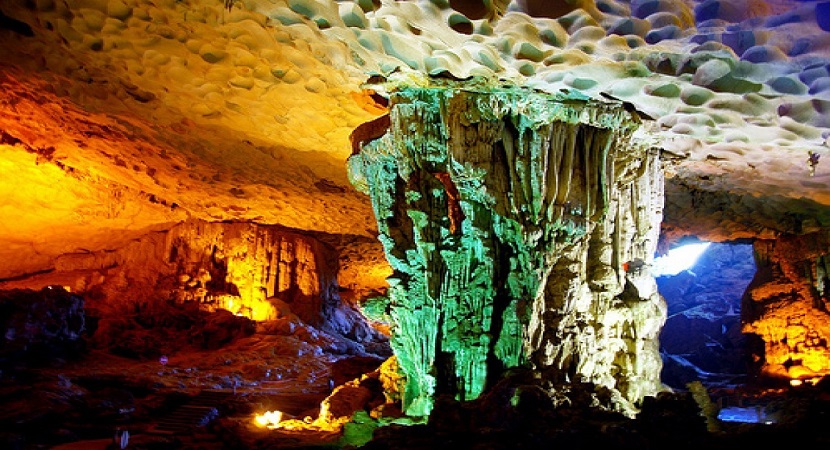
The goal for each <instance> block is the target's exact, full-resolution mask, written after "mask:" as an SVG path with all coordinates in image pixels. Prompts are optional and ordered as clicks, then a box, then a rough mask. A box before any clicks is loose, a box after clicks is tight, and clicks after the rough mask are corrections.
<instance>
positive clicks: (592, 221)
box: [349, 86, 665, 416]
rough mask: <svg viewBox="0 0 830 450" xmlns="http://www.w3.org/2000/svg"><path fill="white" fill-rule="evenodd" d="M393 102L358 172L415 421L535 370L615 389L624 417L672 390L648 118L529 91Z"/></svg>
mask: <svg viewBox="0 0 830 450" xmlns="http://www.w3.org/2000/svg"><path fill="white" fill-rule="evenodd" d="M390 100H391V103H390V105H391V111H390V120H389V130H388V132H387V133H386V134H384V135H382V137H380V138H378V139H374V140H370V141H368V142H366V141H363V142H361V146H360V149H359V151H358V152H357V153H356V154H354V155H353V156H352V157H351V158H349V172H350V176H351V179H352V183H353V184H354V185H355V186H356V187H357V188H358V189H359V190H361V191H362V192H364V193H366V194H368V195H369V196H370V198H371V201H372V204H373V207H374V213H375V216H376V219H377V221H378V229H379V233H380V234H379V239H380V240H381V242H382V243H383V245H384V248H385V251H386V256H387V259H388V261H389V263H390V264H391V266H392V269H393V274H392V275H391V277H390V278H389V280H388V281H389V300H390V305H389V308H390V314H391V316H392V318H393V320H394V328H393V337H392V345H393V348H394V350H395V353H396V355H397V357H398V362H399V364H400V367H401V369H402V371H403V372H404V374H405V376H406V379H407V383H406V390H405V393H404V400H403V402H404V405H403V406H404V409H405V411H406V412H407V413H408V414H410V415H416V416H419V415H421V416H423V415H428V414H429V412H430V410H431V408H432V404H433V399H434V397H435V396H436V395H439V394H451V395H454V396H455V397H456V398H458V399H459V400H472V399H475V398H477V397H478V396H479V395H480V394H481V393H482V392H483V391H484V390H485V389H486V388H487V387H488V386H489V385H491V384H492V383H493V382H495V381H497V380H498V379H499V378H500V377H502V376H504V375H505V373H506V372H507V371H508V370H510V369H512V368H519V367H524V368H531V369H533V370H534V371H536V372H537V373H538V374H539V375H540V376H541V377H542V378H543V379H545V380H547V381H550V382H551V383H557V384H559V383H564V384H567V383H577V382H578V383H594V384H596V385H598V386H602V387H604V389H600V390H601V391H603V392H607V393H610V396H606V400H605V403H606V406H608V407H609V408H610V409H614V410H618V411H622V412H626V413H631V412H632V411H633V410H635V409H636V405H637V404H638V403H639V401H640V400H641V399H642V398H643V397H644V396H645V395H653V394H654V393H655V392H656V391H657V390H659V388H660V380H659V377H660V368H661V361H660V355H659V351H658V342H657V337H658V334H659V331H660V328H661V327H662V324H663V323H664V321H665V304H664V303H663V301H662V298H661V297H660V296H659V294H658V293H657V289H656V283H655V281H654V278H653V277H652V276H651V275H650V274H649V273H648V263H649V262H650V261H651V259H652V257H653V254H654V250H655V246H656V242H657V235H658V232H659V223H660V220H661V213H662V198H663V197H662V186H663V179H662V172H661V171H660V167H659V161H658V153H657V152H656V151H655V150H654V149H652V148H650V147H649V146H648V145H647V144H646V142H645V141H644V140H640V139H638V138H637V137H636V135H637V133H638V130H639V129H640V124H639V122H638V120H637V118H636V115H632V114H630V113H629V112H627V111H626V109H625V108H624V107H623V105H621V104H618V103H614V104H612V103H605V102H596V101H592V100H589V99H587V98H583V97H574V96H566V95H550V94H543V93H538V92H535V91H531V90H525V89H518V88H516V89H510V88H504V89H494V88H476V87H470V86H467V87H464V86H441V87H427V88H402V89H399V90H397V91H396V92H395V93H393V94H392V95H391V99H390ZM606 388H607V389H606Z"/></svg>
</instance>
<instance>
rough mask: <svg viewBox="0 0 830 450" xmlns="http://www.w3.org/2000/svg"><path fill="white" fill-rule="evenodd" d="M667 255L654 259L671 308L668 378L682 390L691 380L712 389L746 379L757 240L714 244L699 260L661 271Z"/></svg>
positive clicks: (665, 347)
mask: <svg viewBox="0 0 830 450" xmlns="http://www.w3.org/2000/svg"><path fill="white" fill-rule="evenodd" d="M681 248H682V246H678V247H676V249H677V250H679V249H681ZM671 256H674V255H672V252H670V253H669V254H668V255H666V257H671ZM664 258H665V257H661V258H657V259H656V260H655V269H656V272H657V273H655V278H656V280H657V286H658V289H659V291H660V294H661V295H662V296H663V298H664V299H665V300H666V304H667V307H668V317H667V320H666V324H665V325H664V327H663V330H662V332H661V335H660V354H661V356H662V358H663V371H662V374H661V377H662V380H663V382H664V383H665V384H666V385H668V386H670V387H672V388H673V389H678V390H685V389H686V388H687V384H688V383H690V382H692V381H700V382H701V383H703V384H704V386H707V388H720V387H723V388H728V387H734V386H738V385H742V384H744V383H746V381H747V357H748V356H747V351H746V342H745V339H746V337H745V335H744V334H743V333H742V331H741V298H742V297H743V295H744V292H745V291H746V288H747V286H748V285H749V283H750V281H751V280H752V278H753V276H754V275H755V271H756V265H755V260H754V257H753V246H752V244H751V243H750V242H742V241H738V242H729V243H710V244H709V245H708V246H707V247H706V248H705V250H703V251H702V252H701V253H700V254H699V257H697V259H696V260H693V259H692V258H694V255H693V256H688V255H686V256H685V257H684V256H681V257H680V258H685V260H681V262H685V263H686V266H687V267H679V268H675V269H674V270H669V271H663V272H661V270H662V268H663V267H665V264H663V263H664V262H665V259H664Z"/></svg>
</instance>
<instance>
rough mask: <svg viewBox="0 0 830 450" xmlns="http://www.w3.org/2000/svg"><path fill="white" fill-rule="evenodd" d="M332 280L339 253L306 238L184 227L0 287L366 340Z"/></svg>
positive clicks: (97, 307)
mask: <svg viewBox="0 0 830 450" xmlns="http://www.w3.org/2000/svg"><path fill="white" fill-rule="evenodd" d="M337 276H338V253H337V251H336V250H335V249H334V248H333V247H331V246H329V245H327V244H326V243H324V242H322V241H321V240H319V239H317V238H316V237H314V236H311V235H309V234H302V233H299V232H296V231H293V230H290V229H286V228H284V227H279V226H269V225H260V224H255V223H249V222H233V223H230V222H227V223H226V222H206V221H201V220H191V221H186V222H183V223H180V224H178V225H176V226H174V227H172V228H171V229H169V230H166V231H158V232H152V233H149V234H147V235H145V236H143V237H141V238H139V239H135V240H133V241H131V242H130V243H128V244H127V245H125V246H123V247H118V248H114V249H110V250H105V251H98V252H77V253H69V254H65V255H62V256H60V257H58V258H57V259H56V260H55V262H54V266H53V268H52V269H51V270H49V271H46V272H45V273H43V274H41V275H38V276H35V277H28V278H25V279H21V280H16V281H15V280H11V281H7V282H5V283H2V284H0V289H12V288H24V287H25V288H40V287H42V286H45V285H61V286H65V287H66V288H68V289H69V290H71V291H72V292H75V293H78V294H79V295H82V296H84V297H85V298H87V299H88V300H89V305H88V306H89V309H90V310H91V311H93V314H97V315H101V316H106V315H112V314H125V313H135V312H139V311H142V310H147V309H152V308H154V307H155V306H156V305H159V304H160V303H164V302H176V303H183V302H195V303H198V304H199V305H200V306H201V307H202V308H203V309H206V310H217V309H227V310H229V311H231V312H232V313H234V314H238V315H241V316H245V317H248V318H250V319H254V320H258V321H263V320H272V319H276V318H281V317H288V318H292V319H295V320H301V321H303V322H305V323H307V324H309V325H313V326H318V327H324V328H326V329H328V330H331V331H336V332H338V333H341V334H343V335H346V336H352V337H357V338H365V337H367V336H371V335H373V334H374V332H373V331H372V330H371V329H370V328H369V327H368V325H366V324H365V323H364V321H363V320H362V318H361V317H360V316H359V314H358V313H357V311H356V310H354V309H353V308H350V307H349V305H346V304H344V303H343V302H342V301H341V298H340V296H339V284H338V280H337Z"/></svg>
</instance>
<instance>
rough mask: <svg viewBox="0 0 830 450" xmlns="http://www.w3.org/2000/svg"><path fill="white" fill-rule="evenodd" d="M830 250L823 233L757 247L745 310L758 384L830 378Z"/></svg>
mask: <svg viewBox="0 0 830 450" xmlns="http://www.w3.org/2000/svg"><path fill="white" fill-rule="evenodd" d="M828 248H830V236H828V235H827V233H824V232H817V233H809V234H804V235H783V236H781V237H779V238H777V239H769V240H766V239H765V240H756V241H755V244H754V251H755V263H756V265H757V268H758V270H757V272H756V274H755V277H754V278H753V280H752V281H751V282H750V284H749V287H748V288H747V292H746V293H745V294H744V297H743V299H742V306H741V308H742V320H743V322H744V324H743V332H744V333H745V334H747V335H748V339H747V342H748V344H749V351H750V358H751V361H750V364H751V371H752V375H753V377H754V380H755V381H757V382H760V383H773V384H775V383H787V382H789V381H790V380H793V379H800V380H813V379H814V378H817V377H822V376H827V375H828V374H830V347H828V340H830V313H828V304H830V278H829V277H828V274H830V266H828V262H830V253H828Z"/></svg>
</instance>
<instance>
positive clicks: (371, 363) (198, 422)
mask: <svg viewBox="0 0 830 450" xmlns="http://www.w3.org/2000/svg"><path fill="white" fill-rule="evenodd" d="M187 314H195V313H194V312H193V311H190V312H187V311H186V310H184V309H176V310H175V311H172V312H171V311H164V312H163V314H162V312H158V311H157V312H156V314H155V316H154V317H155V318H154V319H153V318H148V317H146V316H145V317H142V316H141V315H132V316H131V315H125V316H124V317H120V318H118V319H108V320H106V321H98V323H97V324H95V326H94V328H95V329H96V331H95V334H99V333H100V335H99V336H98V337H97V338H95V334H92V335H91V336H86V337H85V338H84V339H81V340H80V341H79V342H75V343H74V344H73V345H63V346H55V345H50V346H45V345H40V344H38V343H30V345H28V346H26V347H25V351H24V350H23V349H21V348H19V346H18V348H15V347H14V346H13V345H11V344H10V343H19V339H11V337H12V336H10V335H9V334H8V331H7V335H6V342H5V343H4V347H2V355H0V368H2V373H0V447H1V448H7V449H46V448H55V449H61V450H69V449H90V450H94V449H104V448H131V449H225V448H227V449H237V448H238V449H276V448H308V449H311V448H351V447H356V445H355V444H354V442H360V443H361V444H362V448H366V449H369V450H371V449H393V448H394V449H435V448H459V449H460V448H465V449H466V448H469V449H518V448H552V447H554V446H566V447H565V448H589V447H591V448H596V447H597V446H603V447H604V446H613V447H615V448H632V449H634V448H637V449H652V448H654V449H656V448H661V449H663V448H674V449H677V448H699V447H700V448H710V449H712V448H724V449H725V448H737V447H742V448H744V447H745V448H753V447H754V448H772V447H781V446H792V445H796V444H806V445H810V446H812V447H814V448H821V447H822V446H823V447H824V448H826V446H827V445H830V426H828V424H830V387H828V386H827V385H828V384H830V383H818V384H817V385H815V386H804V387H802V388H799V389H795V388H790V389H776V390H771V389H766V390H760V389H751V388H748V387H733V388H728V389H726V388H721V389H716V390H710V391H709V392H708V394H709V397H708V399H709V400H712V403H710V404H709V407H713V406H716V405H715V402H717V401H721V402H722V404H730V405H735V404H739V403H740V404H741V405H742V406H747V407H753V406H754V405H757V406H758V408H757V409H758V411H759V412H760V411H761V410H763V411H764V414H765V415H766V416H767V417H770V418H774V420H775V423H772V424H762V423H733V422H725V421H721V420H719V419H717V418H716V417H717V412H716V411H714V410H712V409H709V410H708V413H709V417H708V419H707V418H706V417H705V414H701V411H702V410H703V409H705V408H707V406H705V405H706V402H705V401H704V402H701V401H699V400H698V401H696V400H695V399H694V395H693V394H692V393H691V392H674V393H664V394H660V395H659V396H657V397H650V398H647V399H646V400H647V401H646V402H645V403H644V405H643V408H642V412H641V413H640V414H639V415H638V416H637V417H636V419H630V418H626V417H623V416H621V415H618V414H613V413H608V412H602V411H598V410H597V409H594V408H590V407H584V406H578V405H586V404H590V400H589V398H591V397H590V396H592V395H596V393H597V390H596V389H595V388H592V387H591V386H578V385H577V386H571V387H570V388H568V389H566V390H564V391H563V392H565V394H562V395H559V396H554V397H553V398H552V397H551V396H550V395H548V394H547V390H546V389H547V388H550V386H543V385H542V384H541V383H540V382H538V381H537V380H535V379H534V378H533V377H530V376H528V375H527V374H520V373H519V374H516V375H514V376H510V377H508V378H506V379H505V380H504V381H503V382H501V383H499V384H497V385H496V386H494V387H493V388H492V389H491V390H490V391H489V392H488V393H487V394H486V395H484V396H482V397H481V398H479V399H477V400H475V401H473V402H467V403H459V402H457V401H455V400H452V399H445V398H441V397H439V398H438V399H437V403H436V407H435V409H434V413H433V415H432V416H431V417H430V419H429V421H428V422H426V423H423V424H420V425H409V426H404V425H398V424H390V425H387V426H383V427H378V428H375V427H374V426H373V425H367V426H363V427H362V428H361V426H359V425H358V426H355V427H352V428H348V427H349V426H348V425H347V427H346V429H348V430H350V431H349V433H352V434H354V435H358V436H359V435H360V434H361V433H363V437H364V439H363V440H362V441H361V439H357V440H355V439H352V440H349V441H345V440H343V435H344V434H345V432H338V431H331V430H329V431H326V430H323V429H317V430H293V431H292V430H269V429H266V428H261V427H258V426H257V425H256V424H255V423H254V416H255V415H256V414H258V413H262V412H265V411H271V410H280V411H283V412H284V414H285V416H284V418H296V419H301V420H302V419H304V418H308V419H306V420H311V419H312V418H316V417H317V416H318V413H319V412H320V405H321V401H323V400H324V399H325V398H326V397H327V396H329V394H331V393H332V390H333V388H335V387H336V386H340V385H342V384H344V383H346V382H347V381H350V380H353V379H355V378H358V377H360V376H361V375H362V374H365V373H370V372H373V371H376V370H377V369H378V367H379V366H380V364H381V362H382V361H383V360H385V358H386V357H387V356H388V355H389V354H390V353H389V347H388V343H387V342H383V341H375V342H363V343H357V342H355V341H352V340H349V339H345V338H342V337H335V336H334V335H332V334H331V333H326V332H323V331H320V330H317V329H315V328H314V327H311V326H308V325H303V324H302V323H298V322H297V321H296V320H276V321H270V322H260V323H256V324H254V325H253V328H251V324H250V323H249V324H247V325H246V323H245V321H244V320H241V318H237V317H236V316H232V315H230V314H229V313H228V314H224V313H223V312H215V313H210V314H202V313H198V317H199V319H198V325H199V327H200V328H199V329H198V330H195V329H194V328H193V327H190V328H188V327H184V326H182V325H181V323H194V321H196V319H194V318H193V317H191V318H190V319H188V320H185V317H186V316H187ZM150 316H152V314H150ZM162 316H163V317H166V319H164V320H161V319H159V317H162ZM113 321H114V323H113ZM177 321H178V323H179V324H178V325H176V322H177ZM139 324H140V325H139ZM107 334H109V335H111V336H117V338H112V337H111V338H108V339H106V338H103V337H102V336H106V335H107ZM600 394H601V393H600ZM378 395H382V393H381V394H379V393H378V392H375V394H374V396H375V400H369V399H368V397H364V398H363V400H362V401H363V403H362V405H363V406H365V407H366V408H367V411H368V409H370V408H371V406H373V405H377V396H378ZM369 397H371V395H370V396H369ZM736 399H737V400H736ZM373 402H374V403H373ZM346 403H349V401H347V402H346ZM355 404H356V403H354V402H353V401H352V402H351V405H355ZM357 405H361V403H360V402H358V403H357ZM700 405H704V407H703V408H702V407H701V406H700ZM188 414H189V415H188ZM707 420H708V421H707ZM118 430H126V431H127V432H128V433H129V439H128V441H126V442H125V445H123V446H122V445H120V444H116V443H115V440H114V437H115V436H116V435H117V432H118ZM373 431H374V437H373V438H372V440H371V441H368V442H366V439H365V437H366V436H367V433H369V434H368V435H371V433H372V432H373Z"/></svg>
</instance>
